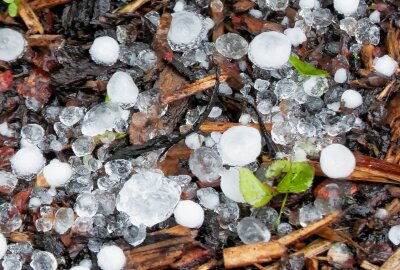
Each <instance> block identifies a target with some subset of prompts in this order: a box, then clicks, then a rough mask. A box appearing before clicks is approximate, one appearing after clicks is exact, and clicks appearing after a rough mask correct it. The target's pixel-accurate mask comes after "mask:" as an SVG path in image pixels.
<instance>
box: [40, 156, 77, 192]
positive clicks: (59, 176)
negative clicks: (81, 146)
mask: <svg viewBox="0 0 400 270" xmlns="http://www.w3.org/2000/svg"><path fill="white" fill-rule="evenodd" d="M43 176H44V178H45V179H46V182H47V183H48V184H49V185H50V186H52V187H59V186H63V185H64V184H65V183H66V182H67V181H68V180H69V179H70V178H71V176H72V168H71V165H69V164H68V163H65V162H61V161H60V160H58V159H53V160H52V161H50V163H49V164H48V165H47V166H45V167H44V168H43Z"/></svg>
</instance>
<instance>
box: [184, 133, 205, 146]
mask: <svg viewBox="0 0 400 270" xmlns="http://www.w3.org/2000/svg"><path fill="white" fill-rule="evenodd" d="M203 142H204V136H202V135H200V134H197V133H192V134H190V135H189V136H186V138H185V144H186V146H187V147H189V148H190V149H193V150H194V149H197V148H200V146H201V145H202V144H203Z"/></svg>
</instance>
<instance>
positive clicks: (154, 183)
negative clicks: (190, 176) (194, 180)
mask: <svg viewBox="0 0 400 270" xmlns="http://www.w3.org/2000/svg"><path fill="white" fill-rule="evenodd" d="M180 194H181V188H180V186H179V185H178V184H176V183H175V182H173V181H169V180H168V178H166V177H164V175H163V174H162V173H161V172H159V171H151V170H148V171H141V172H139V173H138V174H135V175H133V176H132V177H131V178H130V179H129V180H128V181H126V182H125V184H124V186H123V187H122V189H121V191H120V192H119V194H118V198H117V209H118V210H119V211H122V212H125V213H127V214H128V215H129V216H130V221H131V222H132V224H134V225H140V224H144V225H146V226H153V225H155V224H157V223H160V222H162V221H164V220H166V219H167V218H168V217H170V216H171V215H172V213H173V211H174V208H175V206H176V205H177V203H178V202H179V199H180Z"/></svg>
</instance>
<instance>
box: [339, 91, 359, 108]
mask: <svg viewBox="0 0 400 270" xmlns="http://www.w3.org/2000/svg"><path fill="white" fill-rule="evenodd" d="M341 100H342V102H344V106H345V107H346V108H349V109H355V108H357V107H359V106H361V105H362V103H363V100H362V96H361V94H360V93H358V92H357V91H355V90H352V89H349V90H346V91H344V92H343V94H342V97H341Z"/></svg>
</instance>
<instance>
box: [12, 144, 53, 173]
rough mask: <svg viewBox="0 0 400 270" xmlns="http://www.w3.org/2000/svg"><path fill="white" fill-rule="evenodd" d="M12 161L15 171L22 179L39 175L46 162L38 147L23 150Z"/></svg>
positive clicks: (28, 147)
mask: <svg viewBox="0 0 400 270" xmlns="http://www.w3.org/2000/svg"><path fill="white" fill-rule="evenodd" d="M10 161H11V167H12V169H13V171H14V172H15V174H16V175H17V176H20V177H27V176H31V175H32V174H37V173H38V172H40V170H41V169H42V168H43V166H44V163H45V162H46V160H45V158H44V157H43V154H42V152H41V151H40V150H39V149H38V148H37V147H36V146H27V147H24V148H21V149H20V150H18V152H17V153H15V155H14V156H13V157H12V158H11V160H10Z"/></svg>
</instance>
